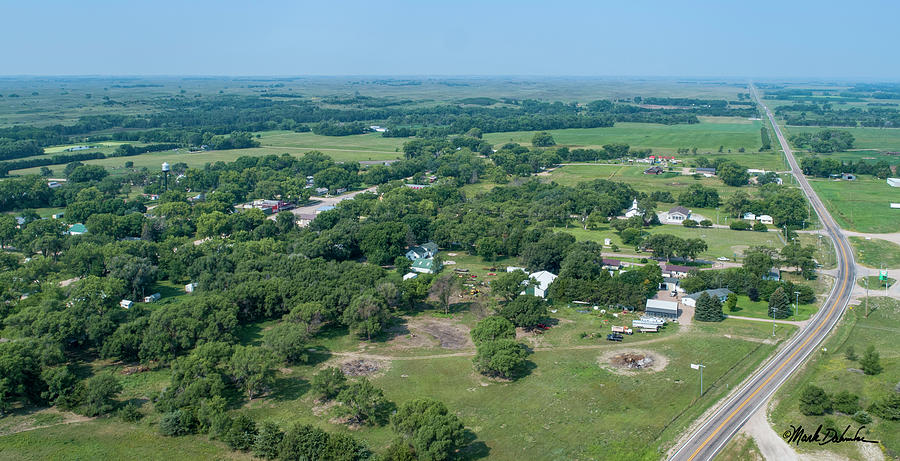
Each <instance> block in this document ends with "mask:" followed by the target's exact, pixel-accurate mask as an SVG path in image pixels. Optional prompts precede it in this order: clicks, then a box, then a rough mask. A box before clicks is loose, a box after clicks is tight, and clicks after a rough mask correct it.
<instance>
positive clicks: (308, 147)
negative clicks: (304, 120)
mask: <svg viewBox="0 0 900 461" xmlns="http://www.w3.org/2000/svg"><path fill="white" fill-rule="evenodd" d="M258 141H259V142H260V147H257V148H252V149H232V150H213V151H205V152H198V153H195V154H191V153H188V151H187V150H186V149H178V150H177V151H164V152H150V153H146V154H141V155H135V156H133V157H115V158H105V159H100V160H86V161H84V162H83V163H87V164H95V165H102V166H104V167H106V168H108V169H113V170H114V169H116V168H124V165H125V162H127V161H132V162H134V166H135V167H137V168H141V167H148V168H150V169H157V168H159V166H160V165H162V163H163V162H169V163H170V164H174V163H178V162H184V163H187V164H188V166H191V167H201V166H203V165H204V164H206V163H214V162H218V161H222V162H230V161H234V159H236V158H238V157H241V156H245V155H246V156H253V157H258V156H262V155H270V154H277V155H280V154H285V153H288V154H291V155H294V156H301V155H303V154H304V153H306V152H309V151H312V150H319V151H322V152H323V153H325V154H328V155H329V156H330V157H331V158H333V159H334V160H335V161H336V162H358V161H361V160H391V159H396V158H400V156H401V155H402V154H401V153H399V152H396V151H395V149H398V148H399V147H400V146H402V145H403V142H404V141H405V139H402V138H383V137H381V135H380V134H378V133H370V134H363V135H355V136H319V135H316V134H312V133H295V132H293V131H269V132H264V133H261V137H260V138H259V139H258ZM60 147H69V146H60ZM50 149H54V148H50ZM99 150H100V151H102V152H106V151H112V150H113V147H111V146H105V147H104V148H101V149H99ZM63 166H64V165H50V166H49V167H48V168H51V169H53V170H55V173H57V174H58V173H61V172H62V168H63ZM39 171H40V167H35V168H26V169H23V170H14V171H12V172H11V173H12V174H37V173H38V172H39Z"/></svg>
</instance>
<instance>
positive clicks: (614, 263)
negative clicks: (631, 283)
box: [603, 258, 622, 271]
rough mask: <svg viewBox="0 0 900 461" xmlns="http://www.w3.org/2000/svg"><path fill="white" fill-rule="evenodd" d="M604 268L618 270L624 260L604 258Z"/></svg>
mask: <svg viewBox="0 0 900 461" xmlns="http://www.w3.org/2000/svg"><path fill="white" fill-rule="evenodd" d="M603 268H604V269H606V270H612V271H617V270H619V269H621V268H622V261H619V260H618V259H607V258H603Z"/></svg>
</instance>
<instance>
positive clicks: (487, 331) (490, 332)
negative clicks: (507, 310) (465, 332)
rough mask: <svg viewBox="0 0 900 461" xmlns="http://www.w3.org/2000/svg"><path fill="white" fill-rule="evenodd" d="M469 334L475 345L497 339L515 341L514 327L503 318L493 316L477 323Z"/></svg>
mask: <svg viewBox="0 0 900 461" xmlns="http://www.w3.org/2000/svg"><path fill="white" fill-rule="evenodd" d="M471 334H472V341H473V342H474V343H475V344H481V343H483V342H486V341H494V340H497V339H515V338H516V326H515V325H513V324H512V322H510V321H509V320H507V319H505V318H503V317H500V316H496V315H493V316H490V317H486V318H484V319H482V320H481V321H480V322H478V324H477V325H475V328H473V329H472V333H471Z"/></svg>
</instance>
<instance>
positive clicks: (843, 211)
mask: <svg viewBox="0 0 900 461" xmlns="http://www.w3.org/2000/svg"><path fill="white" fill-rule="evenodd" d="M809 184H810V185H811V186H812V187H813V189H815V191H816V193H817V194H818V195H819V198H821V199H822V201H823V202H824V203H825V206H827V207H828V211H829V212H830V213H831V215H832V216H833V217H834V219H835V220H837V222H838V224H839V225H840V226H841V227H843V228H844V229H848V230H853V231H857V232H873V233H889V232H898V231H900V210H896V209H891V207H890V203H891V202H898V201H900V189H897V188H893V187H891V186H889V185H888V184H887V182H886V181H884V180H883V179H873V178H872V177H871V176H860V177H859V179H857V180H856V181H832V180H827V179H810V181H809Z"/></svg>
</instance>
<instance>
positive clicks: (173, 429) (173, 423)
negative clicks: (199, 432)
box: [159, 410, 196, 437]
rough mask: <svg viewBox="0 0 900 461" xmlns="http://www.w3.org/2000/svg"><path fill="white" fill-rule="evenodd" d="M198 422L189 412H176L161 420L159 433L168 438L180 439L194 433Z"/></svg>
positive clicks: (164, 416) (163, 416) (167, 414)
mask: <svg viewBox="0 0 900 461" xmlns="http://www.w3.org/2000/svg"><path fill="white" fill-rule="evenodd" d="M195 427H196V421H195V420H194V415H193V413H191V412H190V411H188V410H175V411H173V412H169V413H166V414H164V415H162V417H161V418H160V419H159V433H160V434H162V435H164V436H167V437H178V436H180V435H187V434H190V433H192V432H194V428H195Z"/></svg>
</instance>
